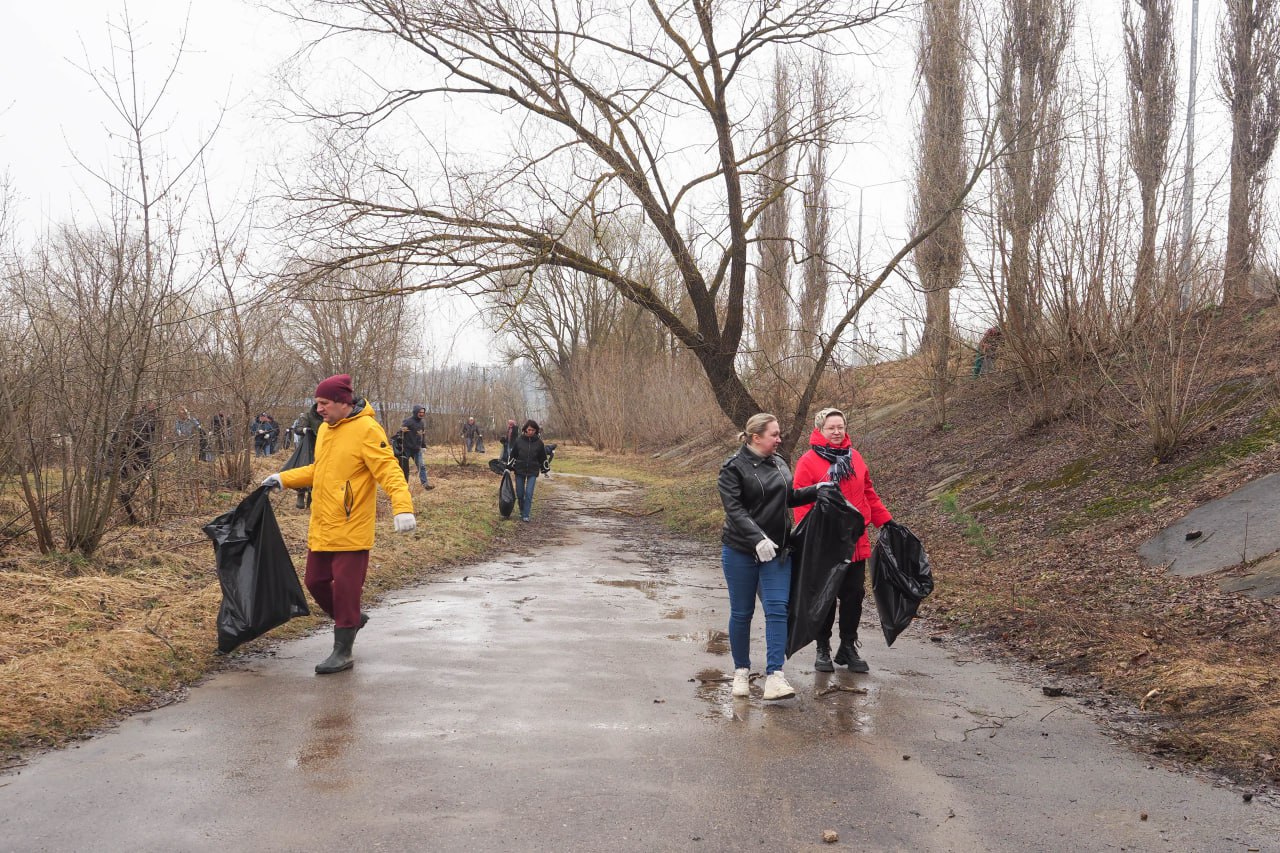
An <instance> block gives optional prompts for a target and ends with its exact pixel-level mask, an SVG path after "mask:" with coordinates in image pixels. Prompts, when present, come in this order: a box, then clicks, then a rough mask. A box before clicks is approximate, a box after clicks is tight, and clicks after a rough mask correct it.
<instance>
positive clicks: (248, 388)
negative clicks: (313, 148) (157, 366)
mask: <svg viewBox="0 0 1280 853" xmlns="http://www.w3.org/2000/svg"><path fill="white" fill-rule="evenodd" d="M205 204H206V209H207V210H208V213H209V226H208V227H209V246H208V249H207V257H208V263H209V270H210V275H209V278H210V279H211V281H212V285H213V287H212V291H211V292H210V293H209V294H207V295H206V296H205V297H204V299H203V307H204V310H203V311H202V312H201V320H200V323H199V324H198V325H199V328H200V330H201V334H200V342H201V353H202V358H201V369H202V370H203V371H205V373H206V375H207V377H208V378H211V379H212V380H213V382H212V383H211V385H212V387H211V388H210V389H209V391H210V392H211V394H212V395H213V396H214V397H215V398H216V403H214V405H213V408H215V410H216V411H217V413H218V414H220V415H223V416H225V417H228V418H229V419H230V420H229V422H228V423H225V424H219V431H218V434H215V435H214V436H212V439H213V449H214V450H215V451H216V452H217V455H216V460H217V464H218V468H219V474H220V476H221V478H222V480H223V482H224V483H225V484H226V485H227V486H229V487H231V488H235V489H242V488H244V487H246V486H247V485H249V483H250V482H251V478H252V476H253V471H252V458H253V445H252V442H251V441H250V434H249V424H250V422H251V421H252V420H253V419H254V417H255V416H256V415H257V413H258V412H261V411H263V410H264V409H266V408H268V407H269V406H272V405H274V404H276V403H278V402H280V401H281V400H283V399H289V398H291V397H293V396H296V394H290V393H289V392H290V391H291V390H294V391H296V388H297V383H298V381H299V380H300V376H299V373H300V370H299V366H298V364H297V362H296V360H295V359H293V358H288V357H287V356H286V357H280V356H279V355H275V354H276V353H279V351H280V349H281V348H280V340H281V322H280V318H281V316H287V311H288V309H287V307H286V306H283V305H280V304H278V303H275V302H274V301H269V300H265V299H263V298H261V296H260V295H257V294H255V289H254V283H255V281H256V276H255V275H254V274H253V271H252V269H251V268H250V266H249V251H248V246H249V243H250V242H251V240H252V235H253V231H254V229H253V216H252V215H253V207H252V205H249V206H246V207H245V208H244V213H243V216H241V217H240V218H239V219H237V220H235V221H231V222H229V223H227V222H224V221H222V218H221V217H219V216H217V215H215V212H214V210H213V203H212V200H211V198H210V196H209V193H208V185H207V183H206V185H205ZM255 296H258V298H256V299H255ZM285 328H288V326H287V324H286V325H285ZM286 352H287V350H286ZM273 356H274V357H273ZM226 400H230V403H231V405H230V406H227V404H226V403H225V402H224V401H226ZM226 408H230V409H231V410H232V411H231V412H230V413H228V412H226V411H225V409H226ZM210 426H212V425H210Z"/></svg>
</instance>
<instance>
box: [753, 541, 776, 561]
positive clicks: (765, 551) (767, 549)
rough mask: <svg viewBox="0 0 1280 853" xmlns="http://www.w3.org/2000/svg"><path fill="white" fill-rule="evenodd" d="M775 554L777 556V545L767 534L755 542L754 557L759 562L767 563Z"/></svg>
mask: <svg viewBox="0 0 1280 853" xmlns="http://www.w3.org/2000/svg"><path fill="white" fill-rule="evenodd" d="M776 556H778V546H777V545H775V544H774V542H773V540H772V539H770V538H769V537H768V536H766V537H764V538H763V539H761V540H760V541H759V542H757V543H756V559H758V560H759V561H760V562H762V563H767V562H769V561H770V560H772V559H773V558H774V557H776Z"/></svg>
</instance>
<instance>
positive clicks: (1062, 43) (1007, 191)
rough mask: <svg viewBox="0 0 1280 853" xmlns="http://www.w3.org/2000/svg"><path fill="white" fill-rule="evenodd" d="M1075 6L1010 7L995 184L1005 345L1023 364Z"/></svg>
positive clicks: (1043, 1)
mask: <svg viewBox="0 0 1280 853" xmlns="http://www.w3.org/2000/svg"><path fill="white" fill-rule="evenodd" d="M1072 12H1073V7H1072V6H1071V5H1070V0H1004V24H1005V33H1004V38H1003V43H1002V44H1001V48H1000V64H999V70H998V76H997V91H996V99H997V101H996V105H997V107H996V108H997V113H996V120H997V125H998V127H999V131H1000V136H1001V139H1002V141H1003V142H1004V143H1005V144H1006V145H1007V146H1008V148H1009V150H1008V153H1007V155H1006V156H1005V158H1004V160H1003V162H1002V164H1001V167H1000V169H999V170H998V177H997V181H996V196H997V205H998V212H997V219H998V225H999V228H1000V239H1001V244H1000V246H999V249H1000V252H1001V260H1002V265H1003V270H1002V271H1003V279H1004V282H1003V283H1004V294H1003V296H1004V300H1003V303H1004V304H1003V308H1004V326H1005V341H1006V343H1007V344H1009V345H1011V348H1012V349H1013V350H1014V351H1015V352H1017V355H1018V356H1019V358H1020V359H1021V360H1022V361H1023V362H1024V363H1026V362H1030V361H1033V360H1034V359H1035V358H1037V357H1038V356H1037V355H1036V353H1035V350H1036V345H1035V343H1034V342H1033V338H1034V332H1035V330H1036V328H1037V326H1038V324H1039V320H1040V313H1041V309H1042V296H1043V285H1044V279H1043V275H1042V268H1041V257H1040V254H1039V251H1038V249H1039V245H1040V243H1039V241H1038V240H1037V229H1038V228H1039V227H1040V225H1041V223H1042V222H1043V221H1044V217H1045V215H1046V214H1047V212H1048V211H1049V206H1050V203H1051V201H1052V199H1053V193H1054V188H1055V187H1056V185H1057V180H1058V168H1059V164H1060V158H1061V155H1062V102H1061V87H1060V83H1061V80H1060V75H1061V64H1062V59H1063V56H1064V55H1065V53H1066V48H1067V43H1068V40H1069V37H1070V33H1071V20H1072Z"/></svg>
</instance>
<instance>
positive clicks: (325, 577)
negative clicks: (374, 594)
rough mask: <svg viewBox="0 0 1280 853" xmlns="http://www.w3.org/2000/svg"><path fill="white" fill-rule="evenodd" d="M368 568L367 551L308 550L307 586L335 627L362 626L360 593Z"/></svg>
mask: <svg viewBox="0 0 1280 853" xmlns="http://www.w3.org/2000/svg"><path fill="white" fill-rule="evenodd" d="M368 570H369V552H368V551H308V552H307V576H306V583H307V589H309V590H310V591H311V597H312V598H314V599H315V600H316V604H319V605H320V609H321V610H323V611H324V612H325V613H328V614H329V615H330V616H332V617H333V626H334V627H335V628H358V627H360V593H361V592H362V591H363V590H364V576H365V573H366V572H367V571H368Z"/></svg>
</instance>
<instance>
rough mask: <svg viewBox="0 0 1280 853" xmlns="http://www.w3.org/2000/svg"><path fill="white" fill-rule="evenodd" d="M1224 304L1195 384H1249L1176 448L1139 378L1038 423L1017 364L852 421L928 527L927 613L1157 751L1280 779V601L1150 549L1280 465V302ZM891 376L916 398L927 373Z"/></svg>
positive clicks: (910, 511)
mask: <svg viewBox="0 0 1280 853" xmlns="http://www.w3.org/2000/svg"><path fill="white" fill-rule="evenodd" d="M1212 322H1213V323H1214V324H1215V327H1214V328H1213V329H1212V330H1210V332H1209V333H1208V334H1207V336H1206V337H1205V342H1204V345H1203V348H1202V350H1201V351H1199V352H1198V353H1197V359H1196V362H1195V364H1194V375H1193V376H1192V379H1193V381H1192V382H1191V383H1189V390H1188V392H1187V393H1188V397H1189V398H1190V399H1192V401H1193V402H1194V401H1196V400H1200V401H1212V400H1214V399H1215V395H1217V397H1218V398H1221V396H1222V392H1223V389H1232V391H1233V394H1234V396H1233V397H1232V399H1231V403H1230V405H1229V406H1222V407H1218V408H1216V409H1214V414H1213V416H1212V417H1210V418H1208V419H1206V421H1205V422H1204V423H1203V424H1202V426H1203V429H1202V430H1201V431H1200V432H1199V434H1198V435H1196V436H1194V437H1193V438H1192V439H1191V440H1189V441H1188V442H1186V443H1185V444H1182V445H1180V446H1179V447H1177V448H1176V449H1175V450H1174V451H1173V452H1172V453H1170V454H1167V455H1166V456H1165V458H1164V459H1163V460H1161V461H1157V460H1155V459H1154V457H1153V454H1152V449H1151V448H1152V444H1151V442H1150V441H1149V435H1148V434H1147V433H1146V432H1145V430H1144V426H1145V425H1144V422H1143V420H1142V417H1141V414H1142V413H1141V412H1140V411H1138V410H1136V409H1132V408H1126V407H1125V404H1124V401H1123V398H1122V397H1121V396H1120V391H1122V390H1124V389H1116V388H1109V387H1108V386H1107V384H1106V383H1105V382H1100V383H1099V384H1098V385H1097V388H1098V390H1097V392H1096V395H1094V396H1093V397H1090V398H1087V399H1082V398H1080V397H1078V396H1077V397H1076V398H1074V399H1068V400H1065V401H1064V405H1063V406H1062V411H1063V412H1065V414H1063V415H1062V416H1061V417H1058V418H1056V419H1053V420H1049V421H1048V422H1043V420H1041V421H1040V422H1037V418H1036V417H1034V416H1033V415H1032V414H1031V412H1032V411H1034V410H1035V407H1036V403H1035V401H1034V400H1033V399H1029V398H1028V396H1027V395H1026V394H1024V393H1023V392H1022V391H1021V390H1020V388H1019V385H1018V383H1017V382H1016V380H1015V378H1014V377H1013V376H1012V375H1008V374H1005V373H1001V372H997V373H995V374H993V375H990V376H984V377H982V378H980V379H973V378H967V379H966V380H964V381H963V382H962V383H961V385H960V387H959V388H958V389H957V391H956V393H955V395H954V397H953V399H952V401H951V407H950V410H949V416H948V424H947V425H946V426H945V427H943V428H940V427H938V426H937V425H936V422H935V418H933V417H932V415H931V412H930V410H929V408H928V406H927V405H926V404H924V402H923V401H921V403H920V405H917V406H914V407H911V408H909V409H908V410H907V411H905V412H900V413H898V414H897V415H896V416H893V417H889V418H884V419H880V420H870V421H867V420H864V423H863V427H862V430H861V434H858V433H857V431H855V436H854V438H855V442H856V443H857V444H858V445H859V446H860V447H861V448H863V451H864V454H865V455H866V456H867V457H868V460H869V462H870V465H871V468H872V471H873V472H874V474H875V476H876V481H877V487H878V489H879V491H880V493H881V494H882V496H884V497H885V499H886V501H887V502H888V503H889V505H890V506H891V507H892V508H893V510H894V512H895V514H896V515H897V517H898V518H899V519H900V520H902V521H905V522H906V523H907V524H909V525H910V526H912V528H913V529H915V530H916V531H917V532H918V533H919V534H920V535H921V537H922V538H923V539H924V540H925V541H926V543H927V544H928V547H929V551H930V555H931V557H932V559H933V562H934V565H935V571H936V573H937V580H938V586H937V592H936V594H935V595H934V596H933V597H932V598H931V599H930V600H929V601H928V605H927V607H926V608H925V613H926V615H927V616H928V617H929V618H931V619H934V620H937V622H939V623H942V624H945V625H948V626H951V627H953V628H955V629H958V630H961V631H963V632H965V633H966V634H968V635H970V636H973V637H976V638H979V639H980V640H983V641H986V642H987V643H989V645H990V648H991V649H992V650H995V651H997V652H999V653H1001V654H1004V655H1007V656H1009V657H1011V658H1014V659H1017V660H1020V661H1023V662H1025V663H1027V664H1030V665H1032V666H1034V667H1036V668H1038V669H1039V670H1040V671H1041V672H1043V673H1044V675H1045V678H1046V687H1048V688H1049V689H1066V690H1068V691H1070V690H1079V691H1082V692H1083V691H1088V692H1089V698H1088V701H1089V702H1092V703H1100V704H1102V705H1104V706H1107V707H1108V708H1109V709H1110V710H1111V711H1112V713H1111V714H1110V715H1109V717H1110V719H1111V720H1112V721H1113V722H1115V723H1116V724H1117V725H1119V726H1121V727H1123V728H1126V729H1129V730H1130V731H1131V733H1133V734H1136V735H1137V736H1139V737H1140V738H1142V739H1143V740H1144V741H1145V742H1146V744H1147V746H1148V747H1149V748H1150V749H1151V750H1152V751H1153V752H1156V753H1166V754H1169V755H1170V756H1171V757H1174V758H1176V759H1178V760H1183V761H1190V762H1194V763H1197V764H1198V765H1200V766H1202V767H1204V768H1206V769H1213V770H1216V771H1221V772H1224V773H1226V774H1228V775H1229V776H1231V777H1233V778H1236V779H1238V780H1241V781H1245V782H1267V783H1272V784H1274V783H1276V782H1280V764H1277V760H1276V756H1277V755H1280V690H1278V689H1277V688H1280V666H1278V664H1280V652H1278V651H1277V649H1280V643H1278V641H1280V602H1278V601H1276V600H1274V599H1273V600H1270V601H1259V600H1254V599H1252V598H1248V597H1246V596H1243V595H1240V594H1236V593H1226V592H1223V591H1222V590H1221V589H1220V587H1219V582H1220V580H1222V578H1223V577H1224V575H1231V574H1238V573H1239V572H1240V571H1241V570H1242V569H1243V566H1240V567H1233V568H1228V569H1224V570H1223V571H1221V572H1218V573H1215V574H1212V575H1206V576H1201V577H1195V578H1180V577H1174V576H1171V575H1169V574H1167V573H1166V572H1165V571H1164V570H1163V569H1162V568H1159V567H1151V566H1148V565H1146V564H1145V563H1144V561H1143V560H1142V559H1141V558H1140V557H1139V556H1138V554H1137V548H1138V547H1139V546H1140V545H1141V544H1142V543H1143V542H1144V541H1146V540H1147V539H1148V538H1150V537H1151V536H1152V535H1154V534H1156V533H1157V532H1159V531H1160V530H1162V529H1163V528H1164V527H1166V526H1167V525H1169V524H1171V523H1172V522H1174V521H1176V520H1177V519H1179V518H1180V517H1181V516H1183V515H1184V514H1186V513H1187V512H1189V511H1190V510H1192V509H1194V508H1195V507H1197V506H1199V505H1201V504H1203V503H1205V502H1207V501H1210V500H1213V499H1215V498H1219V497H1222V496H1224V495H1226V494H1228V493H1230V492H1231V491H1232V490H1234V489H1236V488H1237V487H1239V486H1241V485H1242V484H1244V483H1246V482H1249V481H1251V480H1254V479H1256V478H1257V477H1259V476H1262V475H1264V474H1267V473H1271V472H1274V471H1276V470H1280V394H1278V393H1277V377H1278V376H1280V334H1278V332H1280V312H1278V311H1277V309H1276V308H1275V307H1273V306H1270V307H1268V306H1254V308H1253V309H1252V310H1250V311H1247V312H1244V313H1243V314H1235V315H1232V316H1225V315H1224V316H1219V317H1215V318H1213V319H1212ZM899 369H901V366H899ZM884 370H885V371H888V372H889V373H892V371H893V370H894V367H893V366H886V367H885V368H884ZM885 384H886V385H889V386H894V385H895V384H896V387H897V389H898V395H897V396H898V397H899V398H900V397H901V396H902V392H903V391H904V389H907V388H909V387H910V385H911V383H910V382H909V381H907V382H902V381H900V382H898V383H892V382H888V383H885ZM1064 387H1067V386H1064ZM1074 387H1075V388H1077V389H1078V388H1079V387H1081V386H1080V384H1076V385H1075V386H1074ZM1242 388H1243V389H1247V393H1242V394H1237V393H1235V391H1236V389H1242ZM1077 393H1078V391H1077ZM1109 394H1110V397H1108V395H1109ZM884 402H885V401H884V400H883V399H881V400H877V401H876V403H877V404H883V403H884ZM870 408H871V409H874V406H873V407H870ZM855 421H856V418H855Z"/></svg>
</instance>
